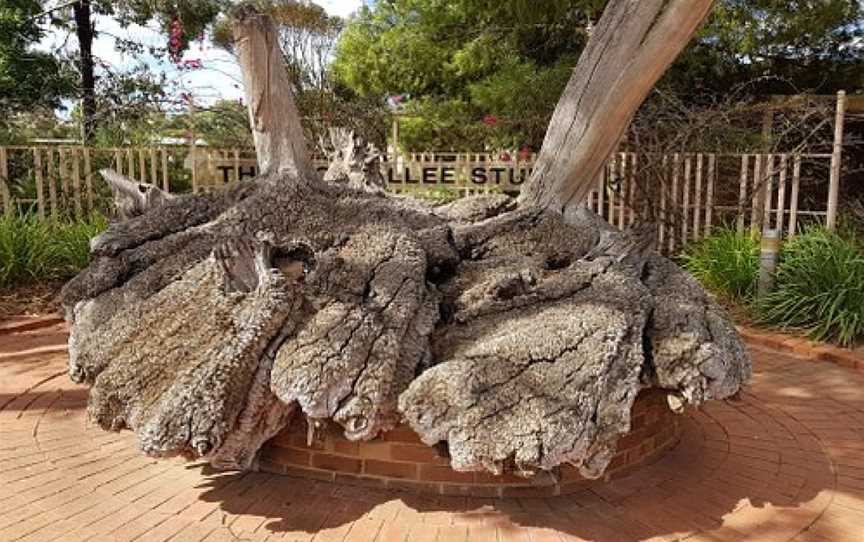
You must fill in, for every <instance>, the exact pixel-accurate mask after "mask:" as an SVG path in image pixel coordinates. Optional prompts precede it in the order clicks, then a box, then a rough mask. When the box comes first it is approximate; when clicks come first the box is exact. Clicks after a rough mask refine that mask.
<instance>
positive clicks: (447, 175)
mask: <svg viewBox="0 0 864 542" xmlns="http://www.w3.org/2000/svg"><path fill="white" fill-rule="evenodd" d="M483 158H485V156H484V157H483ZM193 164H194V167H195V168H196V169H195V177H196V180H197V183H198V185H199V186H218V185H222V184H228V183H233V182H236V181H238V180H239V181H243V180H248V179H253V178H254V177H255V176H257V175H258V164H257V162H256V160H255V159H254V158H250V157H248V156H246V157H225V156H213V155H212V153H204V152H202V153H201V154H199V155H197V159H196V160H194V161H193V160H191V159H190V160H187V162H186V167H187V168H189V169H191V168H192V166H193ZM314 164H315V168H316V169H317V170H318V172H319V173H320V174H322V175H323V174H324V172H325V171H327V167H328V163H327V161H325V160H315V161H314ZM532 171H533V162H526V161H520V162H516V161H510V160H494V161H493V160H487V159H482V158H481V159H479V160H476V159H475V160H471V159H465V158H462V159H446V158H445V159H438V160H411V159H406V158H402V157H398V158H396V159H395V160H389V161H384V162H382V163H381V174H382V175H383V177H384V179H386V181H387V184H388V186H390V187H392V188H394V189H397V190H411V189H421V190H422V189H424V188H434V187H453V188H459V189H471V190H483V189H496V190H502V191H507V192H518V191H519V190H520V189H521V187H522V185H523V184H525V182H526V181H527V180H528V178H529V177H530V176H531V172H532Z"/></svg>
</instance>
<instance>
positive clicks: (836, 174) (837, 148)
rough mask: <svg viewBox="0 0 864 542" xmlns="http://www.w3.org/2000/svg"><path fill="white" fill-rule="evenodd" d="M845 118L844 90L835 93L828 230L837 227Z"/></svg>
mask: <svg viewBox="0 0 864 542" xmlns="http://www.w3.org/2000/svg"><path fill="white" fill-rule="evenodd" d="M845 118H846V91H845V90H841V91H840V92H838V93H837V115H836V117H835V119H834V148H833V150H832V152H831V178H830V184H829V186H828V218H827V222H826V224H825V225H826V226H827V227H828V229H829V230H833V229H835V228H836V227H837V201H838V199H839V197H840V166H841V165H842V161H843V123H844V121H845Z"/></svg>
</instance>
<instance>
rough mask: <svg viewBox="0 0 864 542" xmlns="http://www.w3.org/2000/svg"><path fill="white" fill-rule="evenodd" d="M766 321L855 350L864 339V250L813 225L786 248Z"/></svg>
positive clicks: (762, 314)
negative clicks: (858, 342) (802, 331)
mask: <svg viewBox="0 0 864 542" xmlns="http://www.w3.org/2000/svg"><path fill="white" fill-rule="evenodd" d="M758 312H759V318H760V320H761V322H762V323H765V324H770V325H776V326H780V327H784V328H792V329H800V330H804V331H806V332H807V333H808V334H809V335H810V336H811V337H812V338H814V339H816V340H831V341H836V342H838V343H840V344H842V345H845V346H851V345H853V344H854V343H855V342H857V341H860V340H861V339H862V338H864V250H862V247H861V245H860V244H859V243H858V242H857V241H856V239H855V238H854V237H853V236H852V235H850V234H849V233H835V232H830V231H828V230H826V229H825V228H823V227H816V226H814V227H809V228H807V229H805V231H804V232H803V233H802V234H801V235H798V236H797V237H795V238H794V239H793V240H791V241H788V242H787V243H786V244H785V245H784V247H783V253H782V259H781V262H780V264H779V266H778V268H777V274H776V284H775V289H774V291H772V292H771V293H770V294H768V295H766V296H765V297H764V298H763V299H760V300H759V303H758Z"/></svg>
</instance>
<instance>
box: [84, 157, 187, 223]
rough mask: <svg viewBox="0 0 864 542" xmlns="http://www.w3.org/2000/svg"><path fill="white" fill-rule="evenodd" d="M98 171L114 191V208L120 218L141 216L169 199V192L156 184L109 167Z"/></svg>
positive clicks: (126, 218)
mask: <svg viewBox="0 0 864 542" xmlns="http://www.w3.org/2000/svg"><path fill="white" fill-rule="evenodd" d="M100 173H101V174H102V177H104V178H105V180H106V181H107V182H108V185H109V186H110V187H111V190H112V191H113V192H114V208H115V209H116V211H117V215H118V217H119V218H120V220H124V221H125V220H129V219H131V218H134V217H136V216H141V215H143V214H144V213H146V212H147V211H149V210H151V209H155V208H156V207H159V206H161V205H164V204H165V203H166V202H167V201H168V200H170V199H171V195H170V194H167V193H165V192H163V191H162V190H160V189H159V187H158V186H156V185H152V184H148V183H142V182H138V181H136V180H134V179H130V178H129V177H125V176H123V175H120V174H119V173H117V172H116V171H112V170H110V169H103V170H102V171H100Z"/></svg>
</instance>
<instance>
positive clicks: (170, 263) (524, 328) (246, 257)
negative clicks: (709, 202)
mask: <svg viewBox="0 0 864 542" xmlns="http://www.w3.org/2000/svg"><path fill="white" fill-rule="evenodd" d="M623 4H627V5H629V4H628V2H623ZM621 5H622V2H617V1H614V0H613V2H612V3H611V4H610V9H613V11H615V10H616V9H617V8H618V7H620V6H621ZM633 13H639V12H638V10H636V11H634V12H633ZM631 15H632V14H631ZM237 25H238V27H237V28H238V30H237V35H238V38H239V39H240V40H241V43H245V45H243V52H242V53H241V55H240V60H241V63H242V64H243V73H244V74H245V76H246V77H252V78H255V80H252V81H247V88H248V89H249V96H250V99H249V102H248V103H249V107H250V116H251V117H252V118H253V119H255V130H256V145H257V146H258V151H259V153H261V155H262V165H263V166H265V171H266V173H265V175H264V176H263V178H262V179H261V180H260V181H259V182H256V183H238V184H235V185H234V186H233V187H231V188H229V189H227V190H226V191H224V192H217V193H214V194H208V195H200V196H182V197H178V198H171V199H169V198H165V197H157V194H151V193H150V192H149V190H150V189H149V188H146V187H145V188H146V191H148V193H147V194H146V195H145V196H140V195H138V194H137V193H136V191H135V190H130V189H129V187H128V186H127V185H128V183H127V182H122V179H115V180H114V182H113V183H112V185H113V186H115V190H116V192H117V193H116V197H117V198H123V197H129V198H132V199H133V201H132V202H130V204H129V205H126V206H124V208H128V209H132V210H134V212H135V213H139V212H143V213H144V214H142V215H140V216H137V217H135V218H132V219H131V220H129V221H127V222H123V223H120V224H115V225H112V227H111V228H110V229H109V230H108V231H107V232H106V233H104V234H102V235H100V236H99V237H97V238H96V239H94V240H93V242H92V253H93V263H92V264H91V265H90V267H89V268H87V269H86V270H85V271H83V272H82V273H81V274H80V275H79V276H78V277H76V278H75V279H73V280H72V281H70V282H69V284H67V285H66V287H65V288H64V292H63V302H64V306H65V307H66V309H67V314H68V315H69V319H70V320H71V322H72V335H71V339H70V362H69V372H70V376H71V377H72V378H73V379H74V380H75V381H76V382H86V383H89V384H91V385H92V389H91V394H90V402H89V406H88V412H89V414H90V416H91V417H92V418H93V419H94V420H95V421H96V422H97V423H99V424H100V425H101V426H102V427H104V428H106V429H112V430H119V429H123V428H130V429H132V430H134V431H135V432H136V434H137V436H138V439H139V442H140V447H141V449H142V450H143V451H144V452H145V453H147V454H150V455H154V456H167V455H184V456H187V457H195V458H197V457H203V458H206V459H208V460H209V461H210V462H211V463H213V464H214V465H219V466H231V467H234V468H249V467H252V466H254V458H255V454H256V452H257V450H258V448H259V447H260V446H261V445H262V443H263V442H265V441H266V440H267V439H268V438H270V437H271V436H273V435H274V434H276V433H277V432H278V431H279V430H280V429H281V428H283V427H284V426H285V425H286V424H287V423H288V422H289V420H290V419H291V416H293V415H295V414H296V413H298V412H302V413H303V414H305V415H306V416H307V417H308V418H309V419H310V421H311V423H310V426H315V427H319V426H321V425H323V424H325V423H329V421H331V420H332V422H333V423H336V424H338V425H340V426H341V427H342V428H343V431H344V434H345V436H346V437H347V438H349V439H352V440H369V439H373V438H376V437H377V436H378V435H380V434H381V433H384V432H386V431H388V430H390V429H391V428H393V427H394V426H395V425H396V424H398V423H399V422H400V421H401V420H406V421H407V422H408V423H409V424H410V425H411V427H412V428H413V429H414V430H415V431H416V432H417V433H418V434H419V435H420V437H421V438H422V440H423V441H424V442H425V443H426V444H428V445H430V446H431V445H437V444H439V443H442V442H443V443H445V444H446V446H447V447H448V450H449V455H450V457H451V465H452V466H453V468H455V469H457V470H462V471H479V470H487V471H490V472H493V473H498V474H500V473H502V472H505V471H512V472H515V473H517V474H519V475H522V476H532V475H533V474H534V473H535V472H537V471H539V470H547V471H548V470H551V469H554V468H555V467H557V466H558V465H561V464H562V463H571V464H573V465H576V466H578V467H579V468H580V470H581V472H582V474H583V475H585V476H587V477H598V476H600V475H602V473H603V472H604V470H605V469H606V467H607V465H608V463H609V461H610V460H611V458H612V455H613V454H614V450H615V443H616V441H617V439H618V438H619V437H620V436H621V435H622V434H624V433H626V432H627V431H628V430H629V429H630V426H631V419H630V412H631V407H632V405H633V402H634V400H635V398H636V396H637V394H638V393H639V391H640V390H642V389H643V388H646V387H656V388H661V389H664V390H667V391H668V393H669V394H670V397H672V398H673V400H672V401H671V403H672V404H673V405H674V406H675V408H676V409H677V408H679V407H680V405H681V404H684V403H686V404H692V405H699V404H701V403H703V402H705V401H708V400H711V399H723V398H726V397H730V396H732V395H734V394H736V393H737V392H738V391H739V390H740V388H741V386H742V385H743V384H744V383H745V382H746V381H747V379H748V378H749V376H750V370H751V369H750V360H749V358H748V356H747V353H746V350H745V348H744V346H743V344H742V342H741V340H740V338H739V337H738V335H737V333H736V332H735V328H734V326H733V325H732V324H731V323H730V322H729V320H728V318H727V317H726V315H725V313H724V312H723V310H722V309H721V308H720V307H718V306H717V305H716V304H715V303H714V302H713V301H711V299H710V298H709V297H708V295H706V294H705V292H704V291H703V290H702V288H701V287H700V286H699V285H698V283H696V281H695V280H694V279H693V278H691V277H690V276H688V275H687V274H685V273H683V272H682V271H681V270H679V269H678V268H677V267H676V266H675V265H674V264H673V263H672V262H670V261H669V260H666V259H664V258H662V257H661V256H659V255H657V254H655V253H653V252H652V250H651V240H652V239H653V238H654V232H653V229H652V228H650V227H639V228H637V229H635V230H632V231H628V232H618V231H617V230H614V229H613V228H612V227H611V226H609V225H608V224H606V223H605V222H603V221H602V219H600V218H599V217H597V216H596V215H593V214H592V213H590V212H588V211H587V210H585V209H579V210H577V211H574V212H572V213H568V216H567V220H566V221H565V219H564V217H563V216H562V215H561V214H560V213H557V212H550V211H549V210H548V209H545V208H543V207H541V206H538V205H524V206H522V207H520V208H517V207H516V205H515V202H513V201H512V200H510V199H509V198H507V197H506V196H501V195H499V196H486V197H478V198H470V199H465V200H460V201H458V202H455V203H453V204H450V205H448V206H444V207H438V208H432V207H430V206H428V205H425V204H422V203H420V202H417V201H414V200H410V199H407V198H399V197H394V196H388V195H386V194H385V193H382V192H380V191H371V192H370V191H368V190H358V189H355V188H353V187H351V186H348V185H342V184H334V183H325V182H320V181H315V180H313V179H312V178H311V176H309V169H308V158H307V157H306V154H305V150H304V149H305V141H303V137H302V131H300V130H299V123H298V122H297V116H296V109H295V108H294V107H293V103H292V102H293V99H292V96H291V92H290V84H289V83H290V82H289V81H288V79H287V77H284V69H283V67H282V65H281V64H279V63H277V62H276V61H275V59H276V58H278V55H277V54H276V51H275V49H274V48H273V47H272V44H274V43H275V34H274V29H273V27H272V25H271V24H269V23H268V22H266V21H265V20H264V19H263V18H261V17H260V16H258V15H257V14H255V13H254V12H251V11H249V10H246V11H244V12H241V13H240V15H239V21H238V22H237ZM610 39H611V38H610ZM243 40H245V42H244V41H243ZM613 41H614V40H613ZM255 51H257V53H256V52H255ZM589 86H590V85H589ZM574 114H575V113H574ZM558 116H559V119H558V120H559V121H560V114H559V115H558ZM552 165H554V164H552ZM351 167H353V166H351ZM349 169H350V167H349ZM109 176H110V174H109ZM307 176H308V177H307ZM541 181H542V180H541ZM138 191H139V192H140V191H142V188H141V187H139V188H138ZM148 206H149V207H150V208H149V209H145V207H148Z"/></svg>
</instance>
